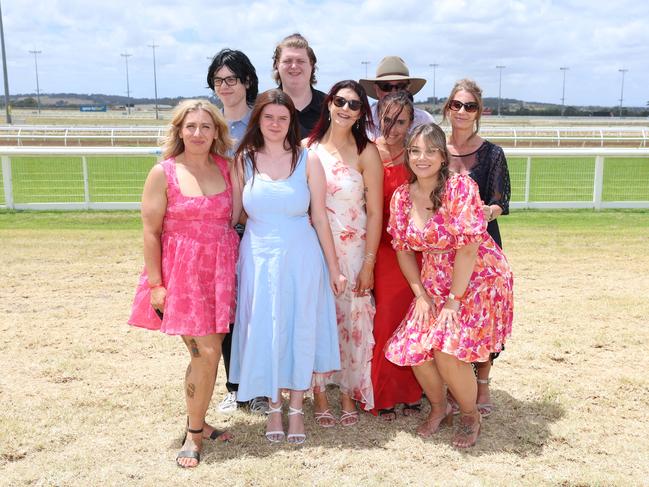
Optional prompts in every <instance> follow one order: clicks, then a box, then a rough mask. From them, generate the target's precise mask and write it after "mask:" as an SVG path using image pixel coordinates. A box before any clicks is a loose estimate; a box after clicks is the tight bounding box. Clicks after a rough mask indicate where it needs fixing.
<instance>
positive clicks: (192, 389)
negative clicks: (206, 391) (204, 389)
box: [187, 384, 196, 399]
mask: <svg viewBox="0 0 649 487" xmlns="http://www.w3.org/2000/svg"><path fill="white" fill-rule="evenodd" d="M194 392H196V386H195V385H194V384H187V397H188V398H190V399H194Z"/></svg>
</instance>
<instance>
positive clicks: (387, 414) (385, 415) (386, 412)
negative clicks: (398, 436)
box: [379, 408, 397, 423]
mask: <svg viewBox="0 0 649 487" xmlns="http://www.w3.org/2000/svg"><path fill="white" fill-rule="evenodd" d="M379 418H381V419H382V420H383V421H385V422H386V423H389V422H391V421H394V420H396V419H397V412H396V411H395V410H394V408H387V409H379Z"/></svg>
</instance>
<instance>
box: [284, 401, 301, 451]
mask: <svg viewBox="0 0 649 487" xmlns="http://www.w3.org/2000/svg"><path fill="white" fill-rule="evenodd" d="M296 414H301V415H302V416H304V410H302V409H295V408H293V407H291V406H289V407H288V415H289V416H295V415H296ZM286 441H288V442H289V443H292V444H293V445H301V444H302V443H304V442H305V441H306V434H304V433H289V435H288V436H287V437H286Z"/></svg>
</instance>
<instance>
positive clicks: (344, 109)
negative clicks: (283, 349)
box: [307, 80, 383, 428]
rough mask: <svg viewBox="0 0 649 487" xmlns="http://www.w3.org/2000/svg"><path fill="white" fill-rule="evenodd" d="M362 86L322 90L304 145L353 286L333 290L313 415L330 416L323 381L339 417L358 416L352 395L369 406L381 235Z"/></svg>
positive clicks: (375, 163) (379, 183)
mask: <svg viewBox="0 0 649 487" xmlns="http://www.w3.org/2000/svg"><path fill="white" fill-rule="evenodd" d="M370 121H371V113H370V107H369V104H368V102H367V96H366V94H365V90H364V88H363V87H362V86H361V85H360V84H358V83H357V82H356V81H352V80H348V81H340V82H338V83H336V84H335V85H334V86H333V87H332V88H331V90H330V91H329V93H328V95H327V97H326V98H325V102H324V108H323V111H322V113H321V115H320V119H319V121H318V123H317V124H316V126H315V128H314V129H313V132H311V135H310V136H309V139H308V144H307V145H308V147H309V148H310V149H311V150H313V151H315V153H316V154H318V157H319V158H320V161H321V163H322V166H323V167H324V170H325V174H326V177H327V200H326V204H327V214H328V215H329V223H330V225H331V230H332V232H333V235H334V244H335V246H336V254H337V255H338V261H339V263H340V268H341V271H342V273H343V274H344V275H345V277H347V280H348V281H349V282H350V283H353V286H348V287H347V289H345V291H344V292H343V293H341V294H340V295H338V296H336V318H337V322H338V336H339V344H340V363H341V370H340V371H338V372H335V373H328V374H314V377H313V394H314V399H315V417H316V422H317V423H318V424H319V425H320V426H322V427H325V428H326V427H331V426H334V425H335V423H336V418H335V416H334V415H333V414H332V413H331V411H330V410H329V403H328V400H327V395H326V386H327V384H336V385H338V386H339V387H340V395H341V409H342V410H341V415H340V424H342V425H343V426H352V425H354V424H356V423H357V422H358V420H359V415H358V411H357V410H356V405H355V404H354V401H357V402H359V403H361V404H362V405H363V408H365V409H366V410H368V411H369V410H370V409H372V408H373V407H374V394H373V392H372V379H371V361H372V350H373V346H374V337H373V334H372V328H373V320H374V312H375V309H374V302H373V298H372V295H371V293H370V291H371V289H372V288H373V286H374V262H375V261H376V252H377V248H378V245H379V240H380V238H381V221H382V211H383V165H382V164H381V159H380V157H379V153H378V151H377V149H376V147H375V146H374V144H372V143H371V142H369V140H368V138H367V124H368V123H371V122H370Z"/></svg>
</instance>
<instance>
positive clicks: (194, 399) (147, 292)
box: [128, 100, 239, 468]
mask: <svg viewBox="0 0 649 487" xmlns="http://www.w3.org/2000/svg"><path fill="white" fill-rule="evenodd" d="M231 147H232V140H231V139H230V136H229V135H228V126H227V124H226V122H225V119H224V118H223V116H222V115H221V112H220V111H219V109H218V108H216V107H215V106H214V105H212V104H211V103H209V102H208V101H202V100H186V101H184V102H182V103H180V104H179V105H178V107H177V108H176V109H175V111H174V114H173V118H172V120H171V125H170V127H169V132H168V134H167V137H166V142H165V144H164V146H163V148H162V157H163V159H164V160H163V161H162V162H160V163H159V164H156V165H155V166H154V167H153V168H152V169H151V171H150V172H149V175H148V176H147V179H146V182H145V183H144V190H143V192H142V224H143V235H144V271H143V272H142V275H141V276H140V282H139V285H138V288H137V291H136V293H135V299H134V301H133V308H132V311H131V316H130V318H129V320H128V322H129V324H131V325H134V326H138V327H141V328H148V329H150V330H159V331H161V332H163V333H166V334H167V335H175V336H178V335H179V336H180V337H181V338H182V340H183V342H184V344H185V347H186V348H187V353H188V355H189V359H190V362H189V365H188V366H187V372H186V374H185V402H186V405H187V423H186V424H187V426H186V428H187V434H186V435H185V439H184V440H183V445H182V448H181V450H180V452H179V453H178V456H177V457H176V463H177V464H178V466H179V467H183V468H192V467H196V466H197V465H198V463H199V462H200V452H201V449H202V442H203V439H212V440H215V439H217V438H218V439H220V440H228V439H230V438H231V435H230V434H229V433H223V432H219V431H217V430H216V429H214V428H213V427H212V426H210V425H209V424H207V423H206V422H205V414H206V413H207V409H208V406H209V403H210V400H211V398H212V391H213V389H214V382H215V380H216V370H217V367H218V363H219V359H220V358H221V343H222V342H223V337H224V336H225V334H226V333H227V332H228V331H229V324H230V323H231V322H232V321H233V317H234V307H235V285H236V282H235V280H236V277H235V265H236V261H237V251H238V245H239V238H238V237H237V234H236V232H235V231H234V229H233V228H232V224H233V222H232V206H233V200H232V184H231V182H230V174H229V171H230V168H229V163H228V160H227V159H226V158H225V157H224V156H223V154H226V153H227V152H228V150H229V149H230V148H231Z"/></svg>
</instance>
